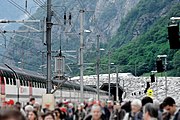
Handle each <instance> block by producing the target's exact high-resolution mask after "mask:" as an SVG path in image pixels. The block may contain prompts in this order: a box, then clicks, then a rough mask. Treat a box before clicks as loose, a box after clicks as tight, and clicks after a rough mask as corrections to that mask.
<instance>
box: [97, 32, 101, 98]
mask: <svg viewBox="0 0 180 120" xmlns="http://www.w3.org/2000/svg"><path fill="white" fill-rule="evenodd" d="M99 37H100V35H97V63H96V74H97V95H98V101H99V62H100V53H99V47H100V46H99Z"/></svg>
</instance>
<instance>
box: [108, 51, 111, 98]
mask: <svg viewBox="0 0 180 120" xmlns="http://www.w3.org/2000/svg"><path fill="white" fill-rule="evenodd" d="M110 65H111V64H110V51H108V74H109V79H108V98H109V100H110V94H111V82H110V79H111V78H110V69H111V66H110Z"/></svg>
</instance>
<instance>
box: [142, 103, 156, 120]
mask: <svg viewBox="0 0 180 120" xmlns="http://www.w3.org/2000/svg"><path fill="white" fill-rule="evenodd" d="M143 118H144V120H150V119H151V118H158V108H157V107H156V106H155V105H154V104H153V103H147V104H146V105H145V106H144V108H143Z"/></svg>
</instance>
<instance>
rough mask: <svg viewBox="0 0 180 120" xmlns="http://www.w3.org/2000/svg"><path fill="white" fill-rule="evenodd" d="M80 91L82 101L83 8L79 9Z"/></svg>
mask: <svg viewBox="0 0 180 120" xmlns="http://www.w3.org/2000/svg"><path fill="white" fill-rule="evenodd" d="M79 12H80V91H81V102H83V101H84V90H83V89H84V88H83V69H84V68H83V48H84V42H83V34H84V28H83V22H84V21H83V20H84V19H83V18H84V10H80V11H79Z"/></svg>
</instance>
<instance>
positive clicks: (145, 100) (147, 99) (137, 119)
mask: <svg viewBox="0 0 180 120" xmlns="http://www.w3.org/2000/svg"><path fill="white" fill-rule="evenodd" d="M141 103H142V108H141V110H140V111H139V112H138V113H137V114H136V115H135V120H142V119H143V107H144V106H145V105H146V104H147V103H153V99H152V98H150V97H148V96H146V97H144V98H143V99H142V100H141Z"/></svg>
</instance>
